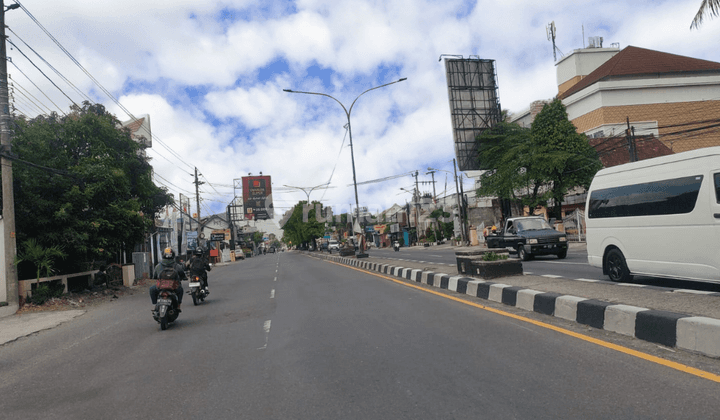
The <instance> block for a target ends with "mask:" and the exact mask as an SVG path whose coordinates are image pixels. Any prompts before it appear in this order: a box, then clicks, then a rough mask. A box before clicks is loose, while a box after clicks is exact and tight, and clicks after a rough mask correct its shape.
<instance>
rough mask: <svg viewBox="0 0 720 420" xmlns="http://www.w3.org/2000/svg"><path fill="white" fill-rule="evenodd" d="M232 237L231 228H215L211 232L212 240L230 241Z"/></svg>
mask: <svg viewBox="0 0 720 420" xmlns="http://www.w3.org/2000/svg"><path fill="white" fill-rule="evenodd" d="M230 237H231V234H230V229H215V230H213V231H212V232H210V240H211V241H229V240H230Z"/></svg>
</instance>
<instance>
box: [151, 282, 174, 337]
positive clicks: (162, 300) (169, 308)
mask: <svg viewBox="0 0 720 420" xmlns="http://www.w3.org/2000/svg"><path fill="white" fill-rule="evenodd" d="M179 283H180V282H179V281H177V280H158V281H157V283H156V287H157V288H158V290H159V291H160V292H159V293H158V299H157V303H156V304H155V310H154V311H153V318H154V319H155V321H157V322H158V323H159V324H160V329H161V330H163V331H165V330H166V329H167V327H168V324H169V323H171V322H173V321H175V320H176V319H177V317H178V315H179V314H180V312H178V299H177V295H176V294H175V289H177V288H178V285H179Z"/></svg>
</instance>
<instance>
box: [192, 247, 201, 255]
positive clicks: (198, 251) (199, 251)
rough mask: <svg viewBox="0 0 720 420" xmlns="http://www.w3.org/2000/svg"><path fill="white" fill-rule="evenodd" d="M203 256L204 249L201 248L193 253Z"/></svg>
mask: <svg viewBox="0 0 720 420" xmlns="http://www.w3.org/2000/svg"><path fill="white" fill-rule="evenodd" d="M202 254H203V252H202V249H200V248H197V249H196V250H195V251H193V255H202Z"/></svg>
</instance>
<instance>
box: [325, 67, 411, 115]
mask: <svg viewBox="0 0 720 420" xmlns="http://www.w3.org/2000/svg"><path fill="white" fill-rule="evenodd" d="M403 80H407V77H403V78H402V79H399V80H396V81H394V82H390V83H385V84H384V85H380V86H375V87H374V88H370V89H368V90H366V91H365V92H363V93H361V94H359V95H358V96H357V98H355V100H354V101H353V102H352V104H351V105H350V111H345V112H347V114H348V115H350V113H351V112H352V109H353V106H355V102H357V100H358V99H360V97H361V96H363V95H364V94H366V93H368V92H370V91H371V90H375V89H380V88H381V87H385V86H389V85H392V84H394V83H398V82H402V81H403ZM333 99H335V98H333ZM335 100H336V101H337V99H335ZM344 108H345V107H343V109H344ZM348 118H349V117H348Z"/></svg>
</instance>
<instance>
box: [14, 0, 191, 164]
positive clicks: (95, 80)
mask: <svg viewBox="0 0 720 420" xmlns="http://www.w3.org/2000/svg"><path fill="white" fill-rule="evenodd" d="M15 3H17V4H18V5H20V7H21V8H22V9H23V11H24V12H25V14H27V15H28V17H29V18H30V19H31V20H32V21H33V22H34V23H35V24H36V25H37V26H38V27H39V28H40V29H41V30H42V31H43V32H45V34H46V35H47V36H48V38H50V39H51V40H52V41H53V42H54V43H55V45H57V46H58V48H60V50H61V51H62V52H64V53H65V55H66V56H67V57H68V58H69V59H70V60H71V61H72V62H73V63H74V64H75V65H76V66H77V67H78V68H79V69H80V70H81V71H82V72H83V73H85V75H86V76H87V77H88V78H90V80H91V81H92V82H93V83H94V84H95V85H96V86H97V87H98V88H99V89H100V90H101V91H102V92H103V93H105V95H107V97H108V98H110V100H111V101H113V103H115V104H116V105H117V106H118V107H119V108H120V109H121V110H122V111H123V112H125V114H127V115H128V116H129V117H130V118H131V119H132V120H133V121H138V119H137V118H136V117H135V116H134V115H133V114H132V113H131V112H130V111H129V110H128V109H127V108H125V106H124V105H123V104H121V103H120V101H119V100H118V99H117V98H115V97H114V96H113V95H112V94H111V93H110V92H109V91H108V90H107V89H105V87H104V86H103V85H102V84H101V83H100V82H99V81H98V80H97V79H96V78H95V77H94V76H93V75H92V74H90V72H89V71H88V70H87V69H86V68H85V67H83V65H82V64H80V62H79V61H78V60H77V59H75V57H73V55H72V54H70V52H69V51H68V50H67V49H66V48H65V47H64V46H63V45H62V44H61V43H60V41H58V40H57V39H56V38H55V37H54V36H53V35H52V34H51V33H50V31H48V30H47V29H45V27H44V26H43V25H42V24H41V23H40V21H38V20H37V19H36V18H35V16H33V14H32V13H30V11H29V10H28V9H27V8H26V7H25V6H24V5H23V4H22V3H21V2H20V1H19V0H15ZM152 137H153V139H154V140H156V141H157V143H158V144H160V145H161V146H163V147H164V148H165V149H166V150H167V151H168V152H170V154H172V155H173V156H174V157H175V158H176V159H178V160H179V161H180V162H182V163H183V164H185V165H187V166H188V167H189V168H194V166H193V165H190V164H189V163H187V162H185V160H183V159H182V157H181V156H180V155H179V154H178V153H177V152H175V151H174V150H172V149H171V148H170V146H168V145H166V144H165V143H164V142H163V141H162V140H160V138H158V137H157V136H156V135H155V134H153V135H152Z"/></svg>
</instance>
